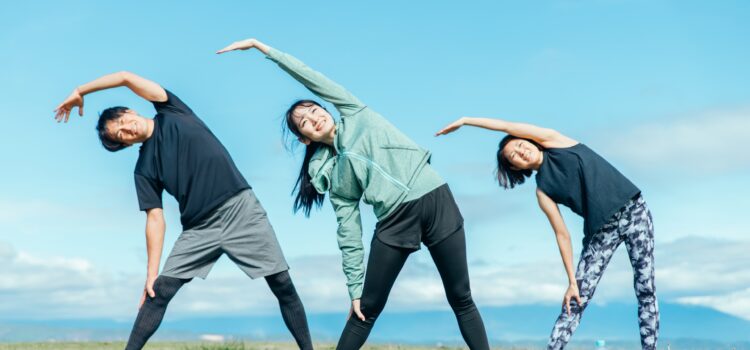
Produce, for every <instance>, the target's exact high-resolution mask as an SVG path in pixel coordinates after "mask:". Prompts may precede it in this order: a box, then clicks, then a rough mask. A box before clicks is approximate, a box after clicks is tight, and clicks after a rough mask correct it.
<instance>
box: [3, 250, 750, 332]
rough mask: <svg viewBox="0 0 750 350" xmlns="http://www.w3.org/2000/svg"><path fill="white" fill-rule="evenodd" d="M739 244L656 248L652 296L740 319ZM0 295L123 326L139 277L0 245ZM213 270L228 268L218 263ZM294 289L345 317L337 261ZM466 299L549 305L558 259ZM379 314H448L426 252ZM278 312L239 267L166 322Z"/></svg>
mask: <svg viewBox="0 0 750 350" xmlns="http://www.w3.org/2000/svg"><path fill="white" fill-rule="evenodd" d="M747 251H750V242H748V241H720V240H710V239H704V238H695V237H694V238H685V239H681V240H678V241H675V242H671V243H664V244H659V245H657V251H656V266H657V291H658V295H659V297H660V299H661V300H662V301H671V302H680V303H685V304H694V305H702V306H707V307H711V308H714V309H717V310H721V311H724V312H727V313H730V314H733V315H736V316H739V317H743V318H746V319H750V289H749V288H748V286H750V271H748V269H747V268H746V267H747V266H750V256H748V255H746V252H747ZM0 263H2V271H0V293H2V294H3V295H5V297H6V298H8V300H12V302H10V303H2V304H0V314H3V315H11V316H10V317H11V318H27V317H32V318H66V317H72V318H83V317H111V318H119V319H132V318H133V317H135V313H136V309H135V306H136V303H137V301H138V299H139V297H140V293H141V290H142V288H143V285H142V283H143V277H144V276H141V275H133V274H121V273H118V272H114V271H102V270H100V269H97V268H96V267H95V266H94V265H93V264H92V263H91V262H90V261H86V260H84V259H79V258H63V257H52V258H40V257H38V256H34V255H32V254H29V253H25V252H16V251H15V250H14V249H13V248H12V247H11V246H9V245H8V244H4V243H0ZM220 263H221V264H231V262H229V261H228V259H225V258H224V259H223V261H222V262H220ZM290 263H291V266H292V270H290V273H291V274H292V277H293V280H294V283H295V285H296V288H297V290H298V292H299V294H300V296H301V297H302V300H303V302H304V303H305V307H306V309H307V310H308V312H311V313H314V312H342V313H343V312H346V310H347V308H348V302H349V301H348V295H347V293H346V287H345V283H344V276H343V273H342V272H341V268H340V257H338V256H309V257H303V258H298V259H294V260H291V261H290ZM469 269H470V273H471V283H472V294H473V295H474V298H475V300H476V302H477V303H478V304H479V305H483V306H506V305H519V304H538V303H543V304H558V303H560V301H561V298H562V295H563V293H564V290H565V287H566V286H567V281H566V278H565V274H564V272H563V268H562V264H561V263H560V260H559V257H557V256H550V257H549V258H548V259H543V260H539V261H535V262H524V263H512V262H503V261H475V262H472V263H471V264H470V267H469ZM632 278H633V276H632V269H631V267H630V264H629V261H628V259H627V254H626V251H625V249H624V247H621V248H620V249H619V250H618V252H617V254H616V255H615V257H614V258H613V260H612V262H611V263H610V266H609V267H608V269H607V271H606V272H605V274H604V278H603V279H602V282H601V283H600V285H599V287H598V289H597V295H596V296H595V298H594V302H595V303H608V302H622V301H626V302H633V301H634V294H633V290H632ZM388 308H389V310H402V311H404V310H431V309H448V308H449V306H448V303H447V301H446V300H445V294H444V292H443V286H442V283H441V280H440V277H439V275H438V273H437V270H436V268H435V266H434V264H433V262H432V260H431V258H430V257H429V254H428V253H427V251H426V250H424V249H423V250H422V251H420V252H418V253H416V254H414V255H412V257H410V259H409V260H408V261H407V263H406V266H405V267H404V269H403V271H402V273H401V274H400V275H399V277H398V279H397V281H396V284H395V286H394V288H393V291H392V293H391V296H390V298H389V302H388ZM277 310H278V304H277V303H276V300H275V298H274V297H273V295H272V294H271V292H270V290H269V289H268V287H267V286H266V283H265V282H264V281H263V280H262V279H261V280H256V281H252V280H250V279H249V278H247V277H246V276H245V275H244V274H243V273H242V272H241V271H240V270H239V269H236V270H234V271H232V273H227V272H224V271H222V272H221V273H218V272H217V273H214V274H212V275H209V278H208V280H206V281H202V280H196V281H193V282H191V283H190V284H188V285H187V286H186V287H185V288H184V289H183V290H182V291H181V292H180V293H179V294H178V295H177V297H176V298H175V300H174V301H173V304H172V306H171V307H170V317H180V316H186V315H192V316H194V315H196V314H200V315H202V316H205V315H220V314H259V313H260V314H269V313H275V312H278V311H277Z"/></svg>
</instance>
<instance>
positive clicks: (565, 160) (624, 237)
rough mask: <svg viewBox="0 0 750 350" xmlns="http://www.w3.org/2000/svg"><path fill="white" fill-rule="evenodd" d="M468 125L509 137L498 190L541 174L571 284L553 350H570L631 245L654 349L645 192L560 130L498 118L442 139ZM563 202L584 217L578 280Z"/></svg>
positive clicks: (542, 200)
mask: <svg viewBox="0 0 750 350" xmlns="http://www.w3.org/2000/svg"><path fill="white" fill-rule="evenodd" d="M462 125H471V126H477V127H481V128H485V129H490V130H497V131H502V132H505V133H507V134H508V135H507V136H505V137H504V138H503V139H502V141H500V146H499V148H498V150H497V180H498V182H499V183H500V186H503V187H504V188H506V189H507V188H513V187H514V186H516V185H520V184H522V183H524V181H525V180H526V178H527V177H530V176H531V174H532V173H533V172H534V171H536V172H537V173H536V184H537V190H536V196H537V199H538V201H539V206H540V207H541V209H542V211H544V214H545V215H546V216H547V218H548V219H549V222H550V224H551V225H552V229H553V230H554V231H555V236H556V237H557V245H558V246H559V248H560V255H561V256H562V261H563V265H564V266H565V272H566V273H567V275H568V281H569V282H570V285H569V286H568V290H567V291H566V292H565V297H564V298H563V310H562V313H561V315H560V317H558V319H557V322H556V323H555V326H554V328H553V329H552V335H551V336H550V341H549V344H548V348H549V349H562V348H564V347H565V344H567V342H568V340H569V339H570V337H571V335H572V334H573V332H574V331H575V329H576V327H578V324H579V322H580V320H581V315H582V314H583V310H584V309H585V308H586V305H588V303H589V301H590V300H591V298H592V297H593V295H594V290H595V289H596V285H597V283H598V282H599V279H600V278H601V277H602V273H603V272H604V269H605V268H606V267H607V263H608V262H609V259H610V258H611V257H612V254H613V253H614V252H615V249H617V247H618V246H619V245H620V243H623V242H625V247H626V248H627V249H628V254H629V255H630V263H631V264H632V265H633V273H634V275H635V276H634V285H635V294H636V297H637V298H638V323H639V324H640V333H641V345H642V346H643V349H655V348H656V339H657V336H658V330H659V307H658V304H657V300H656V294H655V293H656V287H655V286H654V228H653V224H652V222H651V213H650V212H649V210H648V208H647V207H646V202H645V201H644V200H643V197H642V196H641V191H640V190H639V189H638V188H637V187H635V185H633V183H631V182H630V181H629V180H628V179H627V178H625V176H623V175H622V174H620V172H618V171H617V169H615V168H614V167H613V166H612V165H610V164H609V163H608V162H607V161H606V160H604V158H602V157H601V156H599V155H598V154H596V153H594V151H592V150H591V149H590V148H588V147H586V146H585V145H584V144H582V143H579V142H578V141H575V140H573V139H571V138H569V137H567V136H564V135H562V134H560V133H559V132H557V131H555V130H551V129H545V128H540V127H537V126H534V125H529V124H522V123H511V122H507V121H503V120H497V119H485V118H461V119H459V120H457V121H455V122H453V123H452V124H450V125H448V126H446V127H445V128H443V129H442V130H440V131H439V132H438V133H437V135H445V134H448V133H450V132H453V131H456V130H458V128H460V127H461V126H462ZM437 135H436V136H437ZM557 204H563V205H565V206H567V207H569V208H570V209H571V210H573V212H575V213H576V214H578V215H581V216H582V217H583V218H584V238H583V252H582V253H581V261H580V262H579V263H578V270H577V271H576V274H575V275H573V252H572V250H573V248H572V245H571V243H570V234H569V233H568V229H567V227H566V226H565V223H564V222H563V218H562V216H561V215H560V210H559V208H558V206H557Z"/></svg>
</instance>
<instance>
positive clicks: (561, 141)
mask: <svg viewBox="0 0 750 350" xmlns="http://www.w3.org/2000/svg"><path fill="white" fill-rule="evenodd" d="M464 125H470V126H476V127H480V128H483V129H488V130H495V131H502V132H504V133H507V134H510V135H513V136H516V137H520V138H524V139H530V140H533V141H534V142H536V143H538V144H540V145H541V146H542V147H544V148H560V147H570V146H573V145H575V144H577V143H578V142H577V141H575V140H573V139H571V138H569V137H567V136H565V135H563V134H561V133H559V132H558V131H557V130H553V129H548V128H543V127H539V126H536V125H533V124H526V123H516V122H509V121H505V120H501V119H491V118H472V117H462V118H459V119H458V120H456V121H454V122H453V123H451V124H448V125H447V126H446V127H444V128H443V129H441V130H440V131H438V132H437V133H436V134H435V136H439V135H446V134H449V133H451V132H454V131H456V130H458V129H459V128H460V127H462V126H464Z"/></svg>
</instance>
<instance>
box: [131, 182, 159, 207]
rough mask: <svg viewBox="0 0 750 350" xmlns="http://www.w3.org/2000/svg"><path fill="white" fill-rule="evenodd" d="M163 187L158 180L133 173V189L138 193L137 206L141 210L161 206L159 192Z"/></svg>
mask: <svg viewBox="0 0 750 350" xmlns="http://www.w3.org/2000/svg"><path fill="white" fill-rule="evenodd" d="M163 190H164V188H163V186H162V185H161V183H160V182H159V181H156V180H154V179H151V178H148V177H145V176H143V175H140V174H135V191H136V193H137V194H138V206H139V207H140V209H141V210H144V211H145V210H147V209H151V208H161V207H162V203H161V194H162V192H163Z"/></svg>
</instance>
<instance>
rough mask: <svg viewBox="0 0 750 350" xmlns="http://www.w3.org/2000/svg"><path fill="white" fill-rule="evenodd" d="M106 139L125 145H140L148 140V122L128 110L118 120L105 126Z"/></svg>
mask: <svg viewBox="0 0 750 350" xmlns="http://www.w3.org/2000/svg"><path fill="white" fill-rule="evenodd" d="M105 129H106V134H107V137H108V138H109V139H110V140H112V141H116V142H121V143H124V144H126V145H132V144H135V143H141V142H143V141H146V139H148V121H147V119H146V118H144V117H141V116H140V115H138V114H137V113H136V112H135V111H133V110H128V111H127V112H125V113H123V114H122V115H121V116H120V117H119V118H117V119H113V120H110V121H108V122H107V124H106V125H105Z"/></svg>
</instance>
